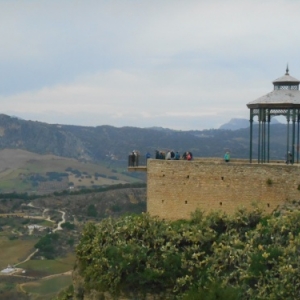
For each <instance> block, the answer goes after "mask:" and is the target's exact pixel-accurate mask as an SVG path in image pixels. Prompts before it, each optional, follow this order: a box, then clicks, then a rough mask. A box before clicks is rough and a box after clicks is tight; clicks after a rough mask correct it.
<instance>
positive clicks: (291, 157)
mask: <svg viewBox="0 0 300 300" xmlns="http://www.w3.org/2000/svg"><path fill="white" fill-rule="evenodd" d="M286 164H287V165H288V164H293V155H292V153H291V152H290V151H289V152H288V154H287V159H286Z"/></svg>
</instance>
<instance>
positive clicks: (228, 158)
mask: <svg viewBox="0 0 300 300" xmlns="http://www.w3.org/2000/svg"><path fill="white" fill-rule="evenodd" d="M224 160H225V162H229V161H230V153H229V152H228V151H226V153H225V155H224Z"/></svg>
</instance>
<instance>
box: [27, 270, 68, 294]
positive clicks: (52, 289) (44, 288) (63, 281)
mask: <svg viewBox="0 0 300 300" xmlns="http://www.w3.org/2000/svg"><path fill="white" fill-rule="evenodd" d="M71 284H72V277H71V275H60V276H57V277H53V278H49V279H41V280H38V281H35V282H31V283H28V284H24V285H23V289H24V290H25V291H26V292H27V293H31V294H38V296H37V297H36V299H50V298H48V297H51V296H52V297H53V296H54V295H55V294H57V293H58V292H59V291H60V290H62V289H64V288H66V287H68V286H69V285H71ZM47 296H48V297H47ZM52 297H51V299H52Z"/></svg>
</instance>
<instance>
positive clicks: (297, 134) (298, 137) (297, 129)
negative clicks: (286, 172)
mask: <svg viewBox="0 0 300 300" xmlns="http://www.w3.org/2000/svg"><path fill="white" fill-rule="evenodd" d="M299 117H300V115H299V109H297V164H298V163H299V122H300V120H299Z"/></svg>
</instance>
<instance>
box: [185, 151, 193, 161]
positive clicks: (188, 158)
mask: <svg viewBox="0 0 300 300" xmlns="http://www.w3.org/2000/svg"><path fill="white" fill-rule="evenodd" d="M186 159H187V160H192V154H191V153H190V152H188V153H187V156H186Z"/></svg>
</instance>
